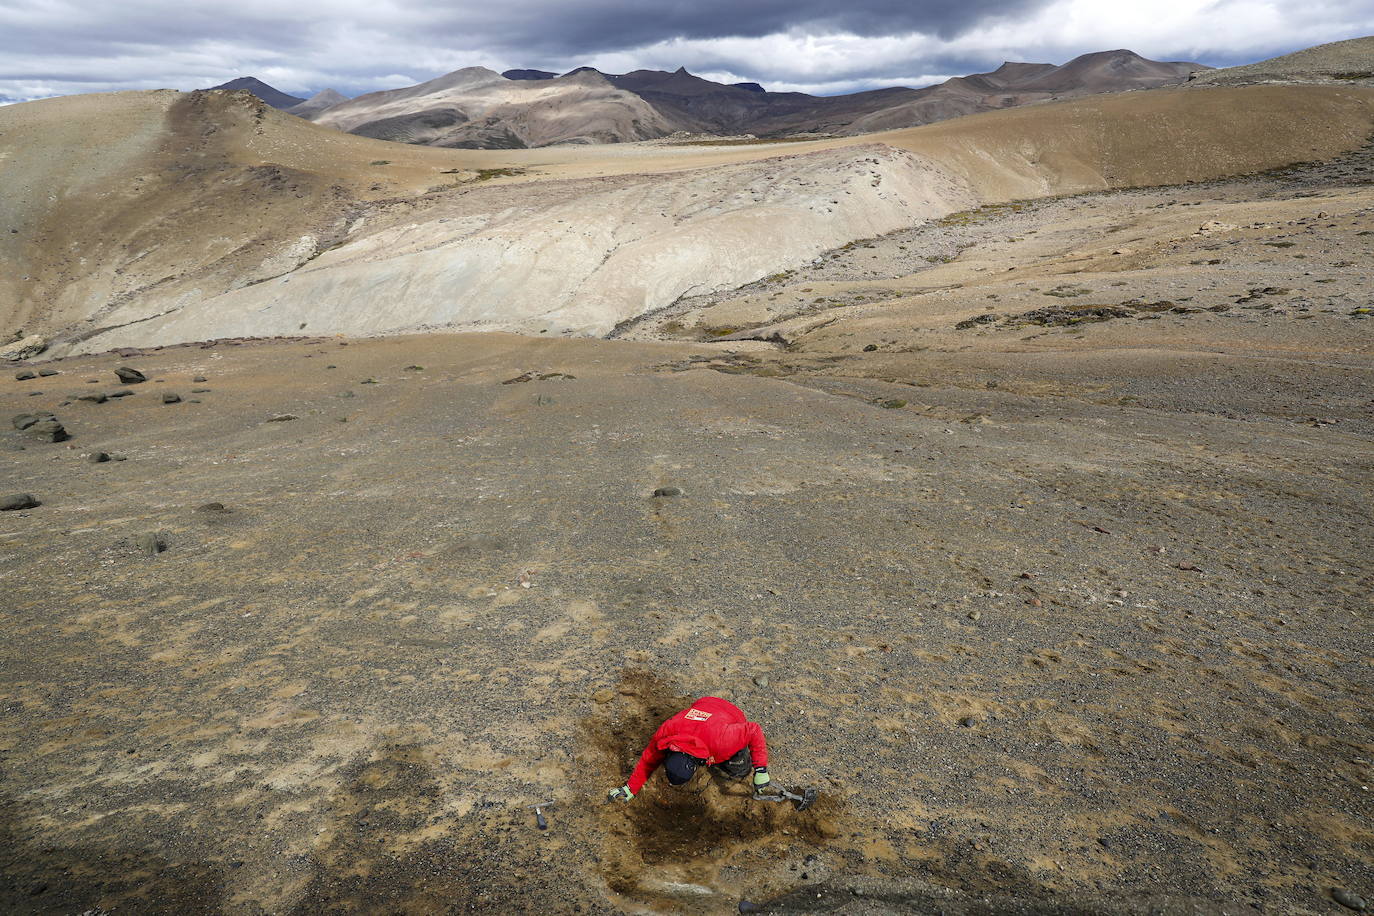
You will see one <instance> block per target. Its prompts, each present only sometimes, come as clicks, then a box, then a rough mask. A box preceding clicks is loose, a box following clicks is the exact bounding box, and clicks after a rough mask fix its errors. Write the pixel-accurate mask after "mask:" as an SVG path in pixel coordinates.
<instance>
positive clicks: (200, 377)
mask: <svg viewBox="0 0 1374 916" xmlns="http://www.w3.org/2000/svg"><path fill="white" fill-rule="evenodd" d="M191 381H193V382H208V381H210V380H209V379H208V378H206V377H205V376H203V375H196V376H192V377H191Z"/></svg>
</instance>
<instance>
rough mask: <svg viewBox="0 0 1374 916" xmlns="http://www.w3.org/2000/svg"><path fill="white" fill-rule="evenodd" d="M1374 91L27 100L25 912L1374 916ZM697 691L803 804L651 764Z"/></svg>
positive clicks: (16, 605) (21, 519)
mask: <svg viewBox="0 0 1374 916" xmlns="http://www.w3.org/2000/svg"><path fill="white" fill-rule="evenodd" d="M1023 75H1029V76H1033V75H1034V74H1023ZM1372 132H1374V90H1370V89H1365V88H1360V87H1352V86H1348V85H1345V84H1340V85H1336V86H1318V87H1310V86H1308V87H1303V86H1299V87H1291V86H1256V87H1247V88H1239V89H1230V88H1226V89H1199V90H1193V89H1187V90H1182V89H1178V90H1172V89H1171V90H1152V91H1148V92H1134V93H1128V94H1122V95H1116V96H1104V97H1096V98H1091V99H1082V100H1075V101H1071V102H1064V103H1053V104H1047V105H1043V106H1036V107H1034V108H1021V109H1014V110H1009V111H1004V112H993V113H989V114H982V115H975V116H971V117H968V118H962V119H959V120H955V121H947V122H943V123H941V124H936V125H932V126H929V127H924V128H918V129H914V130H903V131H894V132H890V133H886V134H880V135H873V136H868V137H863V138H844V139H835V140H829V141H825V142H814V143H806V144H757V143H747V144H738V145H733V146H720V145H701V146H665V145H662V144H655V143H643V144H617V145H613V146H577V147H550V148H544V149H537V150H518V151H470V150H445V149H436V148H430V147H424V146H406V145H400V144H390V143H384V142H382V141H377V140H371V139H367V138H362V137H358V136H353V135H350V134H345V133H341V132H338V131H334V130H328V129H325V128H321V127H318V126H316V125H312V124H309V123H307V122H305V121H302V120H301V119H299V118H295V117H293V116H290V115H286V114H282V113H280V112H276V111H273V110H271V109H270V108H268V107H267V106H265V105H263V104H262V103H260V102H258V101H257V100H254V99H252V98H251V97H250V96H248V95H246V94H244V93H224V92H208V93H194V94H189V95H182V94H178V93H171V92H166V93H128V94H121V95H118V96H113V97H99V98H96V97H89V96H88V97H76V98H68V99H60V100H53V101H49V102H39V103H30V104H23V105H15V106H10V107H6V108H2V109H0V171H2V172H3V175H4V177H5V181H6V188H5V193H4V194H3V195H0V229H3V230H9V231H3V232H0V261H3V264H4V265H5V267H6V270H4V271H0V284H3V285H0V317H3V319H4V321H5V322H6V323H7V324H6V330H10V331H19V330H21V329H22V330H24V331H38V332H41V333H42V334H44V335H45V336H48V337H51V338H52V342H51V346H50V347H49V348H48V350H47V351H46V352H44V353H41V354H38V355H37V356H35V357H34V358H32V359H28V360H26V361H24V362H20V363H9V364H7V365H8V369H7V371H6V373H5V375H4V377H3V378H0V408H3V409H4V411H5V413H6V415H7V416H8V417H9V418H10V420H11V422H9V423H8V424H6V425H5V429H4V430H2V431H0V453H3V460H2V461H0V469H3V472H4V473H3V474H2V475H0V477H3V479H4V481H5V489H4V490H0V500H2V501H3V502H0V506H3V509H0V583H3V595H4V600H3V601H0V631H2V632H3V633H4V639H3V640H0V709H2V710H3V711H4V716H5V727H4V728H3V729H0V912H4V913H16V914H43V916H48V914H53V916H59V914H60V916H70V914H74V913H79V914H86V916H97V914H108V913H125V912H134V913H140V914H142V913H153V914H163V913H165V914H169V916H170V914H176V916H185V914H197V916H198V914H206V916H210V914H222V913H233V914H263V913H283V914H302V916H304V914H316V913H343V912H357V913H386V914H406V916H411V914H413V916H429V914H433V913H492V914H503V916H504V914H510V913H558V914H561V913H569V912H571V913H581V914H607V916H610V914H622V913H623V914H645V913H683V914H691V916H730V914H738V913H742V912H743V913H748V912H757V913H771V914H778V916H782V914H787V916H792V914H797V916H800V914H814V913H818V912H822V913H836V914H849V916H890V914H908V916H937V914H944V916H1088V914H1093V916H1096V914H1105V913H1110V914H1126V916H1198V914H1208V916H1213V914H1216V916H1249V914H1256V913H1264V914H1269V913H1274V914H1302V916H1325V914H1333V913H1337V912H1342V911H1346V912H1357V911H1359V909H1360V908H1361V907H1365V906H1366V901H1367V900H1368V899H1369V898H1370V897H1371V896H1374V894H1372V893H1371V889H1374V864H1372V863H1374V831H1372V830H1371V828H1370V824H1371V823H1374V794H1372V793H1371V791H1370V787H1371V786H1374V766H1372V765H1371V761H1372V760H1374V739H1372V738H1371V735H1374V720H1372V719H1371V710H1374V678H1372V677H1371V671H1374V652H1371V647H1372V646H1374V625H1372V624H1374V622H1372V621H1371V609H1370V602H1369V596H1370V594H1371V592H1372V591H1374V561H1371V558H1372V557H1374V537H1371V527H1370V524H1369V507H1370V505H1371V504H1374V486H1371V481H1372V480H1374V460H1371V455H1374V449H1372V448H1371V443H1372V442H1374V332H1371V330H1370V329H1371V327H1374V307H1372V306H1371V302H1370V287H1369V277H1370V274H1371V264H1374V243H1372V242H1371V240H1372V239H1374V145H1372V144H1371V143H1370V139H1371V133H1372ZM427 324H433V325H434V327H433V328H432V329H431V328H426V327H417V326H423V325H427ZM503 328H505V329H512V328H516V329H519V330H521V331H523V332H524V333H523V334H521V335H515V334H507V333H481V334H474V333H456V332H461V331H463V330H473V329H482V330H493V329H496V330H499V329H503ZM407 329H408V330H412V331H415V330H421V331H424V330H434V331H442V332H443V333H410V334H400V333H393V332H397V331H401V330H407ZM563 332H569V333H566V334H565V333H563ZM605 332H609V335H610V336H611V337H613V338H614V339H589V337H585V336H583V337H579V336H577V335H579V334H582V335H592V334H601V333H605ZM374 333H375V334H377V335H378V336H370V337H369V336H360V335H363V334H374ZM270 335H280V336H281V337H282V338H284V339H264V338H266V337H268V336H270ZM206 337H217V338H219V339H215V340H202V339H201V338H206ZM188 340H190V341H196V342H190V343H187V342H185V341H188ZM116 344H120V345H125V346H121V348H120V349H119V350H111V349H110V347H112V346H114V345H116ZM129 345H132V346H129ZM701 695H717V696H723V697H726V698H728V699H730V700H732V701H733V702H736V703H738V704H739V705H740V706H741V707H742V708H743V709H744V710H745V712H746V713H747V714H748V715H749V716H750V718H751V719H754V720H756V721H758V722H759V723H760V724H761V726H762V728H763V729H764V731H765V733H766V736H767V741H768V745H769V749H770V753H771V757H770V761H769V769H770V771H771V772H772V777H773V779H774V780H776V781H777V782H778V783H780V784H782V785H784V786H787V787H789V788H792V789H803V788H811V789H815V790H817V791H818V793H819V794H818V800H817V802H816V804H815V805H813V806H812V807H810V808H808V809H806V810H804V811H799V810H796V809H795V808H794V807H792V806H791V805H790V804H777V803H769V802H765V801H760V800H755V799H753V798H751V797H749V794H748V792H747V790H746V789H745V787H744V786H742V785H740V784H738V783H734V782H729V781H727V780H724V779H723V778H716V777H713V776H710V775H709V774H707V773H706V772H705V771H704V770H703V771H699V774H698V776H697V777H696V778H695V780H694V781H692V782H690V783H689V784H688V785H687V786H686V787H685V788H682V789H674V788H671V787H669V786H668V785H667V784H666V782H664V781H663V780H662V779H661V778H658V777H655V778H654V779H652V780H651V781H650V782H649V783H648V784H646V786H645V787H644V791H643V792H642V793H641V794H640V795H639V796H638V797H636V798H635V799H634V800H632V801H630V802H628V803H623V804H622V803H611V802H609V801H607V791H608V790H610V789H613V788H615V787H617V786H620V785H621V784H622V783H623V782H624V780H625V779H626V776H627V774H628V773H629V771H630V768H631V767H632V766H633V762H634V759H635V757H636V755H637V754H638V752H639V751H640V750H641V749H642V748H643V746H644V743H645V742H646V740H647V739H648V736H649V735H650V734H652V732H653V730H654V728H655V727H656V726H657V724H658V723H659V722H660V721H661V720H662V719H663V718H665V717H666V716H667V715H669V714H671V713H672V712H675V711H676V710H678V709H680V708H682V706H683V705H685V704H686V703H688V702H690V701H691V699H692V698H694V697H696V696H701ZM535 805H540V806H541V808H540V812H541V814H542V816H543V817H544V818H545V822H544V823H543V824H542V825H541V824H540V822H539V821H538V820H536V815H535V812H534V811H533V810H532V806H535ZM1342 907H1343V908H1345V909H1344V910H1342V909H1340V908H1342Z"/></svg>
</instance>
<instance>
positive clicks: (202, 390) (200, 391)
mask: <svg viewBox="0 0 1374 916" xmlns="http://www.w3.org/2000/svg"><path fill="white" fill-rule="evenodd" d="M191 393H192V394H209V393H210V389H209V388H192V389H191Z"/></svg>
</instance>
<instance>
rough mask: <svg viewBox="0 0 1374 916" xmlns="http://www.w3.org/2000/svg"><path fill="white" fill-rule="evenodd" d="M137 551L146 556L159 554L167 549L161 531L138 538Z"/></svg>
mask: <svg viewBox="0 0 1374 916" xmlns="http://www.w3.org/2000/svg"><path fill="white" fill-rule="evenodd" d="M137 543H138V549H139V550H141V551H143V552H144V553H147V554H154V555H156V554H159V553H162V551H164V550H166V549H167V539H166V537H164V536H163V533H162V532H161V531H149V532H148V533H146V534H140V535H139V536H138V541H137Z"/></svg>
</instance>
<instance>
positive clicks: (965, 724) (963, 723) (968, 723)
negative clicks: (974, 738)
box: [959, 716, 978, 728]
mask: <svg viewBox="0 0 1374 916" xmlns="http://www.w3.org/2000/svg"><path fill="white" fill-rule="evenodd" d="M977 724H978V720H977V719H975V718H974V717H973V716H964V717H963V718H962V719H960V720H959V725H960V727H961V728H973V726H975V725H977Z"/></svg>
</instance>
